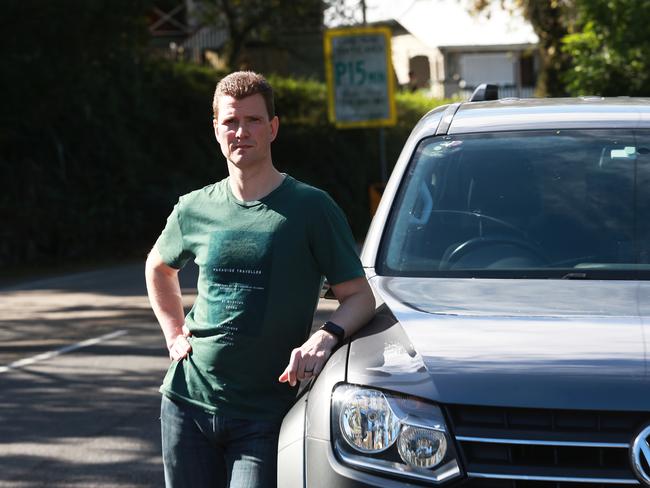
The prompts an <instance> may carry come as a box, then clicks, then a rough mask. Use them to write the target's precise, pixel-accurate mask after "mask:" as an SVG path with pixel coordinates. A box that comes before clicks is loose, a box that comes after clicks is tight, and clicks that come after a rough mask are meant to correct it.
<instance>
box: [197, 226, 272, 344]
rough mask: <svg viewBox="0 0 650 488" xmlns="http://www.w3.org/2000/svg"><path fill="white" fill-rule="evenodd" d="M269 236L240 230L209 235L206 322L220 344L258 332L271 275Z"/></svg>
mask: <svg viewBox="0 0 650 488" xmlns="http://www.w3.org/2000/svg"><path fill="white" fill-rule="evenodd" d="M272 236H273V234H271V233H270V232H255V231H242V230H232V231H231V230H221V231H216V232H213V233H212V234H211V236H210V244H209V248H208V256H207V262H206V276H207V278H208V280H209V297H210V301H211V302H212V306H210V308H209V311H208V321H209V323H210V324H212V325H213V326H214V327H215V328H216V331H217V333H218V337H219V339H218V342H219V343H221V344H223V345H231V344H233V343H234V341H235V340H236V338H237V336H248V337H251V336H256V335H258V334H259V331H260V328H261V326H262V321H263V319H264V313H265V308H266V299H267V296H268V290H267V288H268V283H269V278H270V275H271V262H272Z"/></svg>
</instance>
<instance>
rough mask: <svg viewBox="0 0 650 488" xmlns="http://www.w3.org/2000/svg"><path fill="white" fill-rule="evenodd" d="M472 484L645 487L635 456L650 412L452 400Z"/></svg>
mask: <svg viewBox="0 0 650 488" xmlns="http://www.w3.org/2000/svg"><path fill="white" fill-rule="evenodd" d="M446 411H447V414H448V417H449V419H450V421H451V426H452V428H453V432H454V435H455V438H456V441H457V445H458V447H459V448H460V453H461V458H462V461H463V464H464V466H465V468H466V471H467V476H468V483H469V485H471V486H476V487H481V488H523V487H526V488H550V487H555V488H559V487H561V488H573V487H576V488H586V487H588V486H589V487H595V486H602V487H603V488H614V487H616V486H621V487H627V488H631V487H632V486H634V485H639V482H638V481H637V479H636V478H635V477H634V475H633V472H632V469H631V467H630V462H629V445H630V442H631V441H632V439H633V437H634V435H635V433H636V432H637V431H638V430H639V429H640V428H641V427H642V426H644V425H646V424H648V423H649V422H650V413H649V412H593V411H575V410H542V409H525V408H499V407H475V406H460V405H452V406H447V407H446Z"/></svg>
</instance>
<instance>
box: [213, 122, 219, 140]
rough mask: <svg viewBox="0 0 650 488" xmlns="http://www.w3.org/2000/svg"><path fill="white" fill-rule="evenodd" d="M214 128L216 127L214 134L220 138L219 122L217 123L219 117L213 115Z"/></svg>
mask: <svg viewBox="0 0 650 488" xmlns="http://www.w3.org/2000/svg"><path fill="white" fill-rule="evenodd" d="M212 128H213V129H214V136H215V137H216V138H217V139H218V138H219V133H218V130H219V124H218V123H217V118H216V117H212Z"/></svg>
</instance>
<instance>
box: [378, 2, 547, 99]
mask: <svg viewBox="0 0 650 488" xmlns="http://www.w3.org/2000/svg"><path fill="white" fill-rule="evenodd" d="M498 3H499V2H495V4H494V5H493V8H492V9H490V10H489V11H488V12H486V13H482V14H478V15H473V14H471V13H470V12H469V8H468V5H467V2H460V1H458V0H415V1H409V2H394V3H393V4H392V6H391V7H390V9H389V10H387V11H385V14H384V15H386V13H387V14H388V15H387V18H385V19H383V20H382V19H376V20H374V21H373V22H372V23H373V24H381V25H388V26H390V27H391V28H392V31H393V39H392V55H393V66H394V69H395V75H396V76H397V80H398V82H399V84H400V85H401V86H403V87H405V88H411V89H426V90H429V91H430V93H431V94H432V95H433V96H436V97H441V98H442V97H444V98H447V97H452V96H460V97H462V98H466V97H467V96H469V95H470V94H471V93H472V91H473V90H474V88H476V86H478V85H479V84H481V83H494V84H496V85H498V86H499V94H500V96H502V97H508V96H513V97H532V96H533V94H534V90H535V83H536V81H537V71H538V66H539V59H538V55H537V43H538V38H537V36H536V35H535V33H534V31H533V29H532V26H531V25H530V24H529V23H528V22H526V21H525V20H524V19H523V18H522V17H521V16H520V15H518V14H516V12H507V11H505V10H502V9H501V8H500V7H499V5H498Z"/></svg>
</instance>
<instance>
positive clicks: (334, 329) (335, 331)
mask: <svg viewBox="0 0 650 488" xmlns="http://www.w3.org/2000/svg"><path fill="white" fill-rule="evenodd" d="M320 330H324V331H325V332H329V333H330V334H332V335H333V336H334V337H336V338H337V339H338V344H341V343H342V342H343V338H344V337H345V330H343V327H341V326H340V325H336V324H335V323H334V322H331V321H329V320H328V321H327V322H325V323H324V324H323V325H321V326H320ZM338 344H337V345H338Z"/></svg>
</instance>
